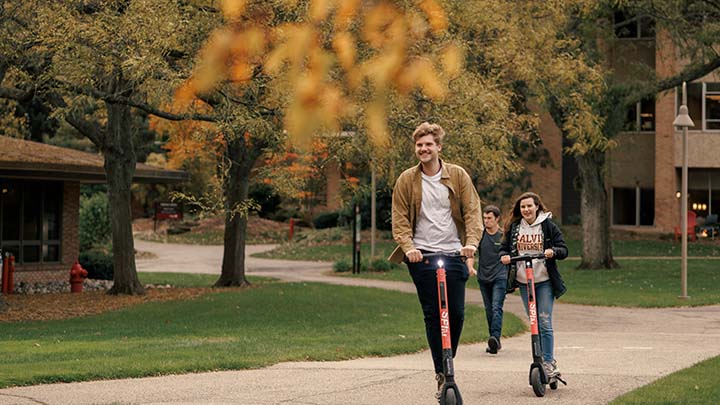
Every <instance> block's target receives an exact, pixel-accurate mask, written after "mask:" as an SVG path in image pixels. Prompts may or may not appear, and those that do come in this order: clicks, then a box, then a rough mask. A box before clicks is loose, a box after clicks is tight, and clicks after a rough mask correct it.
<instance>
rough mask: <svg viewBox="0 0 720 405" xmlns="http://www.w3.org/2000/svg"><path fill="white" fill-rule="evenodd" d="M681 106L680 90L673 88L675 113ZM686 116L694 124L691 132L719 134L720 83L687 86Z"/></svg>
mask: <svg viewBox="0 0 720 405" xmlns="http://www.w3.org/2000/svg"><path fill="white" fill-rule="evenodd" d="M681 104H682V89H681V88H680V87H676V88H675V111H676V114H677V111H678V110H679V109H680V105H681ZM687 107H688V114H690V118H691V119H692V120H693V123H694V124H695V126H694V127H692V128H690V130H691V131H710V132H720V83H704V82H695V83H688V84H687Z"/></svg>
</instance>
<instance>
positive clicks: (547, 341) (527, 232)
mask: <svg viewBox="0 0 720 405" xmlns="http://www.w3.org/2000/svg"><path fill="white" fill-rule="evenodd" d="M511 212H512V218H511V219H510V220H509V221H507V223H506V224H505V236H504V238H503V245H502V247H501V248H500V261H501V262H502V263H503V264H510V256H517V255H522V254H533V253H544V254H545V259H544V260H534V261H533V275H534V276H535V295H536V302H537V310H538V327H539V330H540V342H541V345H542V354H543V368H544V369H545V373H546V374H547V376H548V377H554V376H559V375H560V370H559V368H558V366H557V362H556V361H555V356H554V351H553V349H554V347H553V346H554V343H555V342H554V336H553V327H552V313H553V303H554V301H555V299H556V298H559V297H560V296H561V295H562V294H564V293H565V291H566V287H565V283H564V282H563V280H562V277H561V276H560V272H559V270H558V267H557V260H563V259H565V258H566V257H567V256H568V249H567V245H566V244H565V240H564V239H563V235H562V232H560V228H558V226H557V225H555V223H554V222H553V221H552V219H551V218H552V213H551V212H550V211H548V210H547V209H546V207H545V205H544V204H543V202H542V200H541V199H540V196H539V195H537V194H535V193H531V192H526V193H523V194H522V195H521V196H520V197H518V199H517V200H515V204H514V205H513V208H512V211H511ZM516 282H517V283H518V286H519V287H520V295H521V297H522V300H523V304H524V306H525V311H527V309H528V294H527V279H526V276H525V271H524V269H518V271H517V276H516Z"/></svg>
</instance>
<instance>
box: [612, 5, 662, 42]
mask: <svg viewBox="0 0 720 405" xmlns="http://www.w3.org/2000/svg"><path fill="white" fill-rule="evenodd" d="M613 23H614V29H615V38H621V39H640V38H646V39H652V38H655V20H653V19H652V18H651V17H648V16H638V15H634V14H631V13H629V12H627V11H624V10H616V11H615V12H614V13H613Z"/></svg>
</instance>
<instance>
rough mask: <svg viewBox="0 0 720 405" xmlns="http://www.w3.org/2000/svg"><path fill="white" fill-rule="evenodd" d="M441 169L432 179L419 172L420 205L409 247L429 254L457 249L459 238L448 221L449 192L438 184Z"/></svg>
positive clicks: (452, 222) (450, 218)
mask: <svg viewBox="0 0 720 405" xmlns="http://www.w3.org/2000/svg"><path fill="white" fill-rule="evenodd" d="M441 177H442V170H441V171H439V172H438V173H437V174H435V175H433V176H428V175H426V174H425V173H422V202H421V204H420V216H419V217H418V220H417V223H416V224H415V236H414V237H413V244H414V245H415V248H416V249H421V250H427V251H430V252H453V251H457V250H460V249H461V248H462V244H461V243H460V236H459V235H458V230H457V226H455V221H453V219H452V211H451V209H450V190H449V189H448V188H447V186H445V185H444V184H442V183H441V182H440V179H441Z"/></svg>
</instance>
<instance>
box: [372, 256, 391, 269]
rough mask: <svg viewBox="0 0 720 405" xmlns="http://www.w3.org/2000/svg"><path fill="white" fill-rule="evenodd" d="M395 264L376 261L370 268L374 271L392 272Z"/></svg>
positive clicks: (381, 260)
mask: <svg viewBox="0 0 720 405" xmlns="http://www.w3.org/2000/svg"><path fill="white" fill-rule="evenodd" d="M393 267H394V266H393V264H392V263H390V262H389V261H387V260H386V259H375V260H373V261H372V263H371V264H370V268H371V270H372V271H383V272H385V271H390V270H392V269H393Z"/></svg>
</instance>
